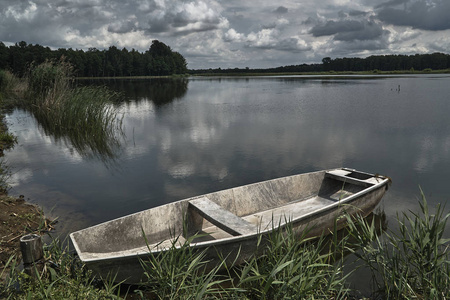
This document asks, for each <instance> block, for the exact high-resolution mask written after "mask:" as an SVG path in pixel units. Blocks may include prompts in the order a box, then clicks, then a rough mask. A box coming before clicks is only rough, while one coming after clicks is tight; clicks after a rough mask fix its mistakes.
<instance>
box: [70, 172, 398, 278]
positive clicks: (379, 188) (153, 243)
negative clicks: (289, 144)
mask: <svg viewBox="0 0 450 300" xmlns="http://www.w3.org/2000/svg"><path fill="white" fill-rule="evenodd" d="M389 181H390V180H389V179H388V178H387V177H385V176H379V175H373V174H368V173H364V172H359V171H356V170H353V169H347V168H340V169H332V170H324V171H319V172H312V173H305V174H300V175H294V176H289V177H284V178H278V179H273V180H268V181H264V182H259V183H254V184H249V185H245V186H240V187H236V188H231V189H227V190H223V191H219V192H214V193H210V194H206V195H201V196H196V197H192V198H188V199H184V200H180V201H177V202H173V203H170V204H166V205H162V206H159V207H155V208H151V209H148V210H144V211H141V212H138V213H135V214H131V215H128V216H125V217H121V218H118V219H115V220H111V221H108V222H105V223H102V224H99V225H96V226H92V227H89V228H86V229H83V230H80V231H76V232H73V233H71V234H70V238H71V240H72V242H73V245H74V247H75V249H76V251H77V253H78V255H79V257H80V259H81V260H82V261H83V262H84V263H85V264H86V265H87V266H88V267H89V268H90V269H92V270H93V271H94V272H96V273H97V274H99V275H100V276H103V277H106V276H107V275H108V274H111V273H113V274H117V275H116V276H117V277H116V280H117V281H125V282H127V283H138V282H139V281H140V280H141V279H142V273H143V271H142V267H141V263H140V259H143V260H145V259H146V257H148V256H149V255H154V254H155V253H159V252H161V251H165V250H167V249H168V248H170V247H171V246H172V245H174V243H176V246H177V245H178V244H183V243H184V241H185V240H186V238H189V236H192V235H194V234H196V233H206V234H201V235H200V236H201V238H199V239H198V240H195V239H194V241H193V242H191V244H190V247H195V248H198V249H202V250H204V249H206V256H207V257H206V259H209V260H211V263H212V264H214V263H218V254H220V255H221V256H222V257H228V260H229V262H233V261H234V262H235V263H240V262H243V261H244V260H246V259H248V258H249V257H250V256H251V255H252V254H254V253H255V251H256V247H257V240H258V238H259V236H258V235H266V234H268V233H270V232H271V231H272V230H274V229H275V228H279V227H281V229H283V228H284V227H285V226H286V225H287V223H290V224H291V226H292V228H293V231H294V234H301V233H302V232H304V231H305V228H308V236H316V235H320V234H322V233H325V234H326V233H328V232H330V230H332V228H333V226H334V224H335V221H336V219H337V217H338V216H340V215H342V214H343V213H344V212H346V213H348V214H351V215H354V214H360V215H362V216H366V215H368V214H369V213H370V212H372V211H373V209H374V208H375V207H376V206H377V204H378V203H379V202H380V200H381V198H382V197H383V195H384V193H385V191H386V190H387V188H388V183H389ZM344 225H345V223H344V220H343V218H340V219H338V226H339V227H343V226H344ZM143 232H144V233H145V238H144V236H143ZM146 240H147V242H146ZM174 241H176V242H174Z"/></svg>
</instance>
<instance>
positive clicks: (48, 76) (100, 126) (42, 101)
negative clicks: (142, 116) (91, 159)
mask: <svg viewBox="0 0 450 300" xmlns="http://www.w3.org/2000/svg"><path fill="white" fill-rule="evenodd" d="M71 72H72V67H71V65H70V64H68V63H66V62H64V61H62V62H58V63H55V62H45V63H43V64H40V65H38V66H35V67H33V68H32V69H31V70H30V74H29V76H28V87H29V88H28V93H27V97H25V98H24V99H23V101H22V103H21V104H22V106H23V107H24V108H25V109H27V110H29V111H31V112H32V113H33V115H34V116H35V118H36V120H37V121H38V123H39V125H40V126H41V127H42V128H43V129H44V131H45V132H46V133H47V134H51V135H53V136H54V137H55V138H56V139H63V140H68V141H69V142H70V143H71V144H72V145H73V147H74V148H75V149H76V150H77V151H78V152H79V153H80V154H81V155H83V156H89V155H98V156H100V157H102V158H104V157H106V158H113V157H114V156H115V152H116V150H117V148H118V147H119V137H120V136H121V135H122V134H123V133H122V130H121V127H122V120H121V119H120V118H119V117H118V112H117V109H116V107H115V106H114V102H115V101H116V99H117V98H118V96H119V95H118V94H117V93H115V92H113V91H111V90H108V89H107V88H105V87H92V86H90V87H72V79H71Z"/></svg>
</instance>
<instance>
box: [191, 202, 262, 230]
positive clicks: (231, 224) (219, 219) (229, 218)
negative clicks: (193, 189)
mask: <svg viewBox="0 0 450 300" xmlns="http://www.w3.org/2000/svg"><path fill="white" fill-rule="evenodd" d="M189 204H190V205H191V207H192V208H193V209H194V210H195V211H197V212H198V213H199V214H200V215H201V216H202V217H203V218H205V219H206V220H208V221H209V222H211V223H212V224H214V225H216V226H217V227H219V228H220V229H222V230H224V231H226V232H228V233H229V234H231V235H234V236H236V235H245V234H252V233H256V232H257V227H256V226H255V225H253V224H251V223H249V222H247V221H245V220H244V219H242V218H241V217H238V216H236V215H235V214H233V213H232V212H230V211H229V210H226V209H224V208H223V207H221V206H219V205H217V204H216V203H214V202H212V201H211V200H209V199H208V198H206V197H202V198H198V199H194V200H190V201H189Z"/></svg>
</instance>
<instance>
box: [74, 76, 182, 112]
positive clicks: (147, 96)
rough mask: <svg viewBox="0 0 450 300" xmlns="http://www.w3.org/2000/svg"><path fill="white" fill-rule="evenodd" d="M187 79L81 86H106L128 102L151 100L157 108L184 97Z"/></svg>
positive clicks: (116, 81)
mask: <svg viewBox="0 0 450 300" xmlns="http://www.w3.org/2000/svg"><path fill="white" fill-rule="evenodd" d="M188 82H189V80H188V79H186V78H152V79H110V80H80V81H79V84H80V85H106V86H107V87H108V88H110V89H112V90H115V91H117V92H120V93H123V95H124V96H125V97H124V99H126V101H129V100H133V101H135V102H138V103H139V102H140V101H147V100H151V101H152V102H153V103H154V104H155V106H156V107H158V106H161V105H164V104H168V103H170V102H172V101H174V100H177V99H180V98H182V97H184V95H185V94H186V92H187V90H188Z"/></svg>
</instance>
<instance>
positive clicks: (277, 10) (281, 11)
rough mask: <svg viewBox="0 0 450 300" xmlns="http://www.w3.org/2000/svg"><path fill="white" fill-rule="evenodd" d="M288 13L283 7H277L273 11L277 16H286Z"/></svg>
mask: <svg viewBox="0 0 450 300" xmlns="http://www.w3.org/2000/svg"><path fill="white" fill-rule="evenodd" d="M288 11H289V9H287V8H286V7H284V6H278V8H277V9H275V10H274V11H273V12H274V13H277V14H286V13H287V12H288Z"/></svg>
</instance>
